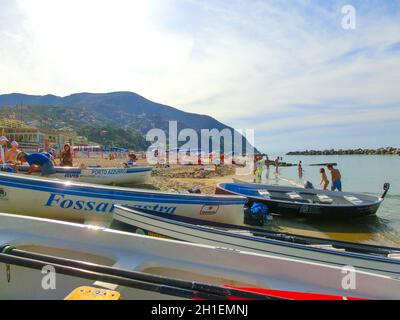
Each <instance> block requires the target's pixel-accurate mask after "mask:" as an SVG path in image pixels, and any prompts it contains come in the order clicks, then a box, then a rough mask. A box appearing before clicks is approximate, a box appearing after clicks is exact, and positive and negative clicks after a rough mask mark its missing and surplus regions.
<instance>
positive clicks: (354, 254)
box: [112, 205, 400, 279]
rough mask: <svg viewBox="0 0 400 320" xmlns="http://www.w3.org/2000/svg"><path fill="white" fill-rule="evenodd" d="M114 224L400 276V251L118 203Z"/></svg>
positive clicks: (200, 241) (157, 234) (287, 257)
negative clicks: (204, 219)
mask: <svg viewBox="0 0 400 320" xmlns="http://www.w3.org/2000/svg"><path fill="white" fill-rule="evenodd" d="M114 220H115V222H114V223H113V225H112V226H113V227H114V228H118V229H122V230H125V231H131V232H137V233H141V234H148V235H152V236H158V237H159V236H164V237H167V238H171V239H175V240H181V241H186V242H192V243H200V244H205V245H211V246H217V247H224V248H230V249H232V250H240V251H249V252H253V253H257V254H265V255H271V256H276V257H280V258H286V259H298V260H301V261H307V262H313V263H318V264H327V265H331V266H335V267H345V266H351V268H354V269H355V270H359V271H363V272H369V273H377V274H380V275H385V276H390V277H395V278H397V279H398V278H399V277H400V248H392V247H384V246H375V245H367V244H357V243H351V242H345V241H336V240H329V239H321V238H314V237H305V236H297V235H292V234H287V233H281V232H273V231H267V230H262V229H259V228H251V227H247V226H246V227H238V226H234V225H229V224H224V223H216V222H205V221H200V220H198V219H193V218H188V217H184V216H168V217H166V216H163V215H160V214H159V213H157V212H154V211H151V210H143V209H137V208H129V207H124V206H118V205H117V206H116V207H115V210H114Z"/></svg>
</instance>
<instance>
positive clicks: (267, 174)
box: [264, 156, 269, 180]
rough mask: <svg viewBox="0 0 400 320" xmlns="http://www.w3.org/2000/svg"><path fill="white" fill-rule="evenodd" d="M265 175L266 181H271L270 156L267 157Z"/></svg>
mask: <svg viewBox="0 0 400 320" xmlns="http://www.w3.org/2000/svg"><path fill="white" fill-rule="evenodd" d="M264 175H265V179H267V180H268V179H269V159H268V156H265V172H264Z"/></svg>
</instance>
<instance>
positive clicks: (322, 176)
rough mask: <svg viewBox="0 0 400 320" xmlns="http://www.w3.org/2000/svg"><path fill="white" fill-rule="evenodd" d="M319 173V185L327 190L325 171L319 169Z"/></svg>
mask: <svg viewBox="0 0 400 320" xmlns="http://www.w3.org/2000/svg"><path fill="white" fill-rule="evenodd" d="M319 172H320V174H321V182H320V184H321V185H322V187H323V188H324V190H328V185H329V180H328V177H327V176H326V173H325V169H324V168H321V169H320V170H319Z"/></svg>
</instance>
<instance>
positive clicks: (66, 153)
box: [60, 143, 74, 167]
mask: <svg viewBox="0 0 400 320" xmlns="http://www.w3.org/2000/svg"><path fill="white" fill-rule="evenodd" d="M73 160H74V157H73V154H72V150H71V145H70V144H69V143H66V144H65V145H64V150H63V151H62V152H61V153H60V166H61V167H72V166H73V164H72V162H73Z"/></svg>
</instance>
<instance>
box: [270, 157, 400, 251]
mask: <svg viewBox="0 0 400 320" xmlns="http://www.w3.org/2000/svg"><path fill="white" fill-rule="evenodd" d="M277 156H280V157H282V158H283V160H282V161H283V162H287V163H293V164H297V163H298V162H299V161H301V162H302V167H303V176H302V177H301V178H300V177H299V176H298V170H297V166H292V167H280V168H279V174H278V175H275V173H274V170H275V168H274V167H273V166H271V173H270V177H269V181H267V183H271V184H283V185H287V184H290V185H295V186H303V185H304V183H305V182H306V181H310V182H311V183H312V184H313V185H314V187H315V188H318V189H319V188H321V186H320V173H319V170H320V168H321V167H324V168H325V171H326V173H327V176H328V179H329V180H330V174H329V171H327V169H326V166H310V164H319V163H337V168H338V169H339V170H340V172H341V175H342V187H343V191H350V192H356V193H363V194H368V195H374V196H380V195H382V193H383V184H384V183H385V182H389V183H390V190H389V192H388V194H387V196H386V198H385V200H384V202H383V203H382V205H381V206H380V208H379V210H378V212H377V214H376V216H371V217H363V218H353V219H348V220H337V221H336V220H332V219H330V220H326V221H315V220H312V219H298V220H296V221H294V220H293V219H289V218H284V217H274V219H273V223H272V226H273V227H274V228H275V229H276V228H277V229H284V230H285V231H287V230H289V231H290V232H295V233H299V234H304V235H313V236H314V235H316V236H323V237H326V238H331V239H337V240H345V241H352V242H358V243H369V244H380V245H388V246H394V247H400V156H398V155H324V156H322V155H321V156H319V155H318V156H302V155H299V156H297V155H296V156H294V155H291V156H288V155H284V154H275V155H269V159H271V160H275V158H276V157H277ZM329 187H330V186H329ZM321 189H322V188H321Z"/></svg>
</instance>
